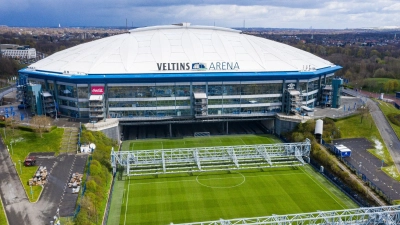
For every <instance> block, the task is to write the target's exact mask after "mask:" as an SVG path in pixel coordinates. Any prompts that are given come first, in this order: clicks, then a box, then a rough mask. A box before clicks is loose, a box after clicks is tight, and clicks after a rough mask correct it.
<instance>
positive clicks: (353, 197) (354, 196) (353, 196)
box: [310, 159, 372, 207]
mask: <svg viewBox="0 0 400 225" xmlns="http://www.w3.org/2000/svg"><path fill="white" fill-rule="evenodd" d="M310 165H311V166H312V167H313V168H314V169H315V170H317V171H319V169H320V167H321V165H320V164H319V163H318V162H316V161H315V160H312V159H311V160H310ZM321 175H322V176H324V177H325V178H326V179H327V180H329V181H330V182H331V183H332V184H333V185H335V186H336V187H337V188H339V189H340V190H341V191H342V192H343V193H344V194H345V195H347V197H349V198H350V199H351V200H353V201H354V202H355V203H356V204H357V205H359V206H361V207H371V206H372V205H371V204H369V203H368V201H367V200H366V199H364V197H363V196H360V195H358V194H357V193H356V192H354V191H353V189H352V188H351V187H350V186H348V185H347V184H345V183H344V182H343V181H342V180H341V179H340V178H338V177H337V176H335V175H333V174H332V173H331V172H329V170H326V169H325V170H324V172H323V173H321Z"/></svg>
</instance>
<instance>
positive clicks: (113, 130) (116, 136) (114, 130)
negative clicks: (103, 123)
mask: <svg viewBox="0 0 400 225" xmlns="http://www.w3.org/2000/svg"><path fill="white" fill-rule="evenodd" d="M101 132H103V134H105V135H106V136H107V137H109V138H111V139H113V140H116V141H118V140H120V132H119V126H115V127H110V128H107V129H104V130H101Z"/></svg>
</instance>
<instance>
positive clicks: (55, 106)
mask: <svg viewBox="0 0 400 225" xmlns="http://www.w3.org/2000/svg"><path fill="white" fill-rule="evenodd" d="M54 109H55V110H56V119H55V120H56V121H57V120H58V118H57V113H58V112H57V103H56V100H55V99H54Z"/></svg>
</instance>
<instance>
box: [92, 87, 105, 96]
mask: <svg viewBox="0 0 400 225" xmlns="http://www.w3.org/2000/svg"><path fill="white" fill-rule="evenodd" d="M102 94H104V87H103V86H92V95H102Z"/></svg>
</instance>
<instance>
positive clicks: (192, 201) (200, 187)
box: [108, 135, 357, 225]
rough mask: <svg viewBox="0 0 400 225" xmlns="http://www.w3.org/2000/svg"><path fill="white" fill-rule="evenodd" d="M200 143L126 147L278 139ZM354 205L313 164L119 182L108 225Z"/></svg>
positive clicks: (166, 143)
mask: <svg viewBox="0 0 400 225" xmlns="http://www.w3.org/2000/svg"><path fill="white" fill-rule="evenodd" d="M224 138H227V139H224ZM197 139H198V138H194V139H176V140H162V141H160V140H159V139H157V140H152V141H133V142H129V143H124V144H125V148H129V149H131V150H137V149H161V148H164V149H165V148H178V147H181V148H182V147H196V146H199V147H200V146H201V147H204V146H216V145H221V146H222V145H243V144H262V143H276V142H278V141H279V140H277V139H276V138H274V137H273V136H256V135H246V136H244V135H243V136H225V137H224V136H221V137H210V138H200V139H204V140H197ZM175 141H179V142H180V144H174V142H175ZM185 141H186V144H185ZM182 143H183V145H182ZM186 145H187V146H186ZM189 145H190V146H189ZM124 150H127V149H124ZM355 207H357V206H356V205H355V204H354V203H353V202H352V201H351V200H349V199H348V198H347V197H346V196H345V195H344V194H343V193H341V192H340V191H339V190H337V189H336V188H335V187H334V186H332V185H331V184H330V183H329V182H328V181H326V180H325V179H324V178H323V177H322V176H321V175H320V174H318V173H316V172H315V171H314V170H313V169H312V168H311V167H309V166H304V167H290V168H271V169H264V170H257V171H255V170H251V171H250V170H247V171H231V172H228V171H226V172H215V173H210V172H209V173H194V174H180V175H169V176H168V177H163V176H158V177H157V178H156V177H131V178H130V179H129V178H125V180H123V181H116V184H115V187H114V191H113V197H112V205H111V209H110V217H109V219H108V224H118V223H119V224H121V225H122V224H123V225H131V224H132V225H133V224H171V223H174V224H176V223H189V222H200V221H210V220H219V219H220V218H223V219H233V218H245V217H259V216H269V215H272V214H279V215H282V214H291V213H303V212H313V211H317V210H338V209H347V208H355Z"/></svg>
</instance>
